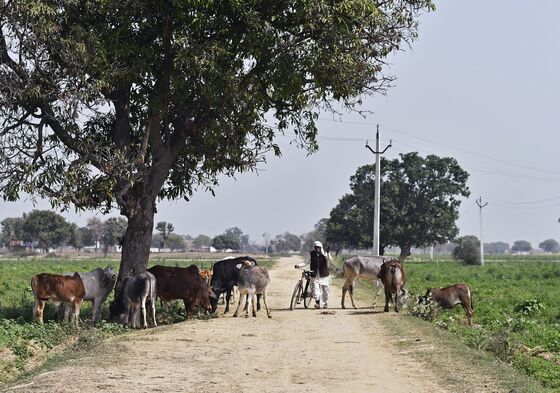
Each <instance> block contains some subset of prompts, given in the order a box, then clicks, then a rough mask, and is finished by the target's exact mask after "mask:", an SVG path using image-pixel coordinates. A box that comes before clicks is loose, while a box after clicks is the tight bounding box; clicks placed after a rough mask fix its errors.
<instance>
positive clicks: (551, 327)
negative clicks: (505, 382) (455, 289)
mask: <svg viewBox="0 0 560 393" xmlns="http://www.w3.org/2000/svg"><path fill="white" fill-rule="evenodd" d="M485 261H486V264H485V266H472V265H470V266H469V265H462V264H460V263H458V262H456V261H453V260H450V259H449V257H447V258H441V257H440V258H437V257H436V259H435V260H434V261H429V257H425V256H424V257H418V256H417V257H411V258H408V259H407V261H406V262H405V271H406V275H407V284H406V286H407V288H408V289H409V290H410V291H411V296H410V298H409V308H408V313H410V314H411V315H413V316H416V317H419V318H421V319H424V320H427V321H429V322H431V323H432V324H433V326H434V327H436V328H437V329H441V330H446V331H449V332H451V333H453V334H455V335H457V336H458V337H460V338H461V339H462V341H464V342H465V343H466V344H467V345H468V346H470V347H471V348H474V349H477V350H484V351H487V352H489V353H491V354H492V355H493V356H494V357H495V358H496V359H499V360H500V361H502V362H505V363H507V364H510V365H513V366H514V367H515V368H516V369H518V370H520V371H522V372H523V373H525V374H527V375H530V376H532V377H533V378H535V379H536V380H537V381H539V383H541V384H542V385H543V386H545V387H548V388H552V389H556V390H557V389H560V308H559V307H558V304H560V285H558V283H559V282H560V263H555V262H560V261H559V258H558V256H554V255H546V256H511V255H508V256H504V255H500V256H495V257H492V256H490V257H485ZM456 283H466V284H468V285H469V286H470V288H471V290H472V298H473V308H474V318H473V324H474V326H473V327H472V328H470V327H469V326H468V325H467V319H466V316H465V312H464V310H463V309H462V307H461V306H457V307H456V308H455V309H453V310H445V311H442V310H439V309H438V308H437V307H434V306H419V305H418V304H417V296H419V295H424V294H425V293H426V288H428V287H445V286H448V285H451V284H456ZM364 284H365V283H364ZM365 286H367V288H368V294H369V293H371V292H369V291H371V287H370V286H369V284H365ZM362 293H364V291H363V290H362ZM368 297H369V296H368ZM369 301H370V300H368V302H369Z"/></svg>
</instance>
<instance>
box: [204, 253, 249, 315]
mask: <svg viewBox="0 0 560 393" xmlns="http://www.w3.org/2000/svg"><path fill="white" fill-rule="evenodd" d="M244 261H248V262H250V263H252V264H253V265H255V266H256V265H257V261H256V260H255V259H253V258H251V257H248V256H244V257H237V258H226V259H222V260H221V261H218V262H216V263H214V266H213V267H212V279H211V281H210V286H211V287H212V291H213V292H214V294H215V297H213V298H211V299H210V302H211V304H212V312H216V309H217V308H218V299H219V298H220V295H221V294H222V293H224V292H225V293H226V309H225V310H224V314H226V313H227V312H229V301H230V299H231V292H232V291H233V287H234V286H236V285H237V282H238V281H239V268H238V267H237V265H238V264H240V263H243V262H244ZM259 298H260V296H258V297H257V309H260V302H259Z"/></svg>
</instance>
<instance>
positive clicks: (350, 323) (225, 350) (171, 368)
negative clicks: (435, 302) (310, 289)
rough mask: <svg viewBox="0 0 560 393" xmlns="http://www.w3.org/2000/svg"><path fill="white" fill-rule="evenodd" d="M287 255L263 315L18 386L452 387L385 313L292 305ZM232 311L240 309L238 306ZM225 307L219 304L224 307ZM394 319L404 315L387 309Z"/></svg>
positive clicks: (155, 340) (163, 339) (188, 331)
mask: <svg viewBox="0 0 560 393" xmlns="http://www.w3.org/2000/svg"><path fill="white" fill-rule="evenodd" d="M300 260H301V259H300V258H298V257H292V258H282V259H280V260H279V262H278V263H277V265H276V266H275V267H274V268H273V269H271V270H270V277H271V284H270V287H269V292H268V302H269V306H270V307H271V312H272V319H268V318H267V317H266V313H265V311H264V307H263V309H262V310H261V311H259V312H258V313H257V318H253V317H250V318H244V317H240V318H233V317H231V314H229V315H226V316H222V315H220V318H215V319H211V320H207V321H204V320H194V321H193V320H191V321H186V322H183V323H178V324H175V325H168V326H161V327H158V328H155V329H149V330H144V331H138V332H134V333H132V334H130V335H128V336H127V337H126V338H125V339H124V340H123V338H122V337H117V338H114V339H111V340H109V341H108V343H107V345H106V347H104V348H102V349H100V350H97V351H95V352H94V354H92V355H91V356H86V357H84V358H81V359H80V360H79V361H74V362H72V363H68V364H66V365H65V366H63V367H62V368H59V369H57V370H54V371H49V372H46V373H43V374H39V375H37V376H36V377H34V378H32V379H30V380H28V381H26V382H22V383H21V384H20V385H19V386H14V387H12V388H10V391H12V392H57V393H61V392H80V393H86V392H98V391H100V390H103V391H106V392H210V393H212V392H216V393H218V392H219V393H223V392H230V391H236V392H249V391H256V392H283V393H285V392H322V393H323V392H337V393H338V392H384V393H386V392H398V393H404V392H415V393H422V392H430V393H433V392H446V391H448V390H447V389H445V387H444V386H441V385H438V382H437V381H438V378H436V375H434V372H433V371H432V370H430V369H428V368H427V366H425V365H423V364H421V363H419V362H416V361H414V360H413V359H412V358H410V357H409V356H407V355H406V354H405V353H402V351H399V349H398V348H397V341H398V338H396V337H395V336H393V335H391V334H390V333H389V332H387V331H386V330H385V328H383V326H382V324H381V323H380V322H379V321H378V319H379V317H381V316H382V309H381V307H380V306H379V305H378V306H377V308H376V309H375V310H372V309H371V308H369V309H359V310H353V309H346V310H342V309H340V293H341V291H340V289H339V288H336V287H331V299H330V301H329V308H328V309H326V310H324V309H320V310H316V309H307V310H306V309H304V308H303V304H302V305H299V306H298V308H297V309H295V310H294V311H290V310H289V307H288V306H289V302H290V297H291V294H292V290H293V287H294V285H295V283H296V281H297V279H298V278H299V276H300V272H299V271H298V270H294V268H293V266H294V264H296V263H298V262H300ZM230 308H233V310H232V311H231V313H233V311H234V310H235V306H233V305H232V307H230ZM221 310H222V309H219V311H220V312H221ZM384 317H389V318H401V316H400V315H398V314H396V313H394V312H391V315H389V316H384Z"/></svg>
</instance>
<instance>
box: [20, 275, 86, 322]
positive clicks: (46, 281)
mask: <svg viewBox="0 0 560 393" xmlns="http://www.w3.org/2000/svg"><path fill="white" fill-rule="evenodd" d="M31 290H32V291H33V296H34V297H35V304H34V305H33V319H35V318H37V319H38V320H39V322H40V323H43V311H44V309H45V302H46V301H47V300H50V301H51V302H53V303H54V304H55V305H56V306H59V305H60V304H61V303H71V304H72V308H73V313H72V314H70V319H73V320H74V323H76V324H78V320H79V316H80V306H81V305H82V302H83V300H84V296H85V294H86V291H85V289H84V283H83V282H82V279H81V278H80V275H79V274H78V273H74V275H73V276H71V277H67V276H61V275H58V274H48V273H41V274H37V275H35V276H33V277H32V278H31ZM57 310H58V307H57ZM57 314H58V312H57ZM65 316H68V315H65Z"/></svg>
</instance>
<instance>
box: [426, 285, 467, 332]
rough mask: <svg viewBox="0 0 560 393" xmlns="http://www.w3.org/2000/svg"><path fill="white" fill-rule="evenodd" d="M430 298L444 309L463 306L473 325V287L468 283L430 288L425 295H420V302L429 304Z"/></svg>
mask: <svg viewBox="0 0 560 393" xmlns="http://www.w3.org/2000/svg"><path fill="white" fill-rule="evenodd" d="M429 300H432V301H433V302H435V303H437V305H438V306H440V307H441V308H443V309H450V308H454V307H455V306H457V305H459V304H460V305H461V306H463V309H464V310H465V313H466V314H467V320H468V323H469V326H472V317H473V308H472V297H471V289H470V288H469V286H468V285H466V284H454V285H450V286H448V287H445V288H428V290H427V291H426V294H425V295H424V296H420V299H419V303H420V304H427V303H428V301H429Z"/></svg>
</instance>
